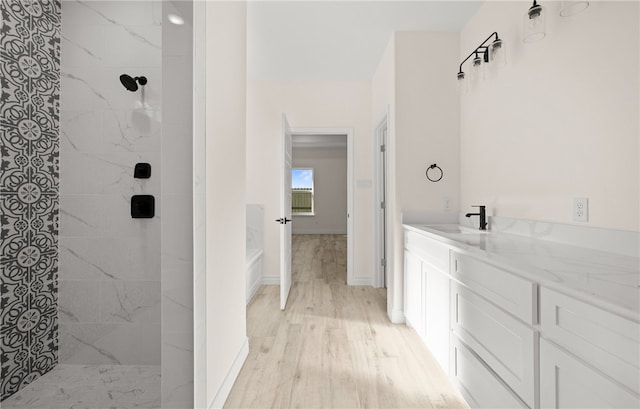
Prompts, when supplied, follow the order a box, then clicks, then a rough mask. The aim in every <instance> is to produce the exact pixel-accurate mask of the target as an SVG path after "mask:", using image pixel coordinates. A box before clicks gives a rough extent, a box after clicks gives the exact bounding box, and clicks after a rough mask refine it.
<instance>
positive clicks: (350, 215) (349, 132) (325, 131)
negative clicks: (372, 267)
mask: <svg viewBox="0 0 640 409" xmlns="http://www.w3.org/2000/svg"><path fill="white" fill-rule="evenodd" d="M291 135H293V136H294V137H295V136H297V135H346V136H347V285H360V284H359V283H357V282H354V278H353V226H354V225H353V220H354V218H355V217H354V216H355V215H354V211H353V128H294V127H292V128H291Z"/></svg>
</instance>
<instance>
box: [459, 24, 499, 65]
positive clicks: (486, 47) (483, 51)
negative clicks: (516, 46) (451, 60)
mask: <svg viewBox="0 0 640 409" xmlns="http://www.w3.org/2000/svg"><path fill="white" fill-rule="evenodd" d="M493 36H495V37H496V40H499V39H500V38H499V37H498V33H497V32H496V31H494V32H493V33H491V35H489V37H487V39H486V40H484V41H483V42H481V43H480V45H479V46H477V47H476V49H475V50H473V51H471V53H470V54H469V55H468V56H467V58H465V59H464V60H462V62H461V63H460V68H459V70H458V74H460V73H461V72H462V64H464V63H465V62H467V60H468V59H469V58H471V57H472V56H473V55H478V52H481V53H484V62H489V55H488V54H487V49H488V48H489V46H488V45H485V44H486V42H487V41H489V40H491V37H493ZM494 41H495V40H494ZM481 48H482V49H483V50H482V51H480V49H481Z"/></svg>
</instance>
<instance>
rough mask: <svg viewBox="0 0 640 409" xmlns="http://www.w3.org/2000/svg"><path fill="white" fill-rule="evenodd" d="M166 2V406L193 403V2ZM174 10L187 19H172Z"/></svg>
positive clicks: (163, 311) (167, 407)
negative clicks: (180, 20)
mask: <svg viewBox="0 0 640 409" xmlns="http://www.w3.org/2000/svg"><path fill="white" fill-rule="evenodd" d="M162 7H163V15H164V21H163V23H162V73H163V76H162V77H163V82H164V85H163V99H162V166H163V167H162V215H161V219H162V407H163V408H165V409H169V408H192V407H193V244H192V243H193V227H192V226H193V200H192V197H193V181H192V180H193V176H192V172H193V161H192V156H193V153H192V152H193V143H192V134H193V131H192V122H193V109H192V95H193V80H192V78H193V74H192V71H193V63H192V61H193V45H192V44H193V40H192V36H193V28H192V27H193V26H192V22H191V19H192V15H193V6H192V2H190V1H184V0H177V1H166V2H164V3H163V4H162ZM169 14H176V15H179V16H182V17H183V19H184V24H183V25H175V24H172V23H170V22H169V21H168V20H167V17H166V16H167V15H169Z"/></svg>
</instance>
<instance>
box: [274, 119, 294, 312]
mask: <svg viewBox="0 0 640 409" xmlns="http://www.w3.org/2000/svg"><path fill="white" fill-rule="evenodd" d="M291 165H292V163H291V127H290V126H289V122H288V121H287V116H286V115H285V114H282V160H281V173H280V182H281V185H280V219H278V220H276V221H277V222H278V223H280V309H281V310H284V307H285V306H286V305H287V298H288V297H289V290H291Z"/></svg>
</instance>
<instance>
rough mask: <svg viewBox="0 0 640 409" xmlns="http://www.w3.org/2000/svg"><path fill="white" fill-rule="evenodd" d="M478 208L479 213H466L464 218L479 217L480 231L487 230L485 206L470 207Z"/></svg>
mask: <svg viewBox="0 0 640 409" xmlns="http://www.w3.org/2000/svg"><path fill="white" fill-rule="evenodd" d="M471 207H478V208H480V212H479V213H467V214H465V217H471V216H480V230H487V212H486V210H485V208H486V206H471Z"/></svg>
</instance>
